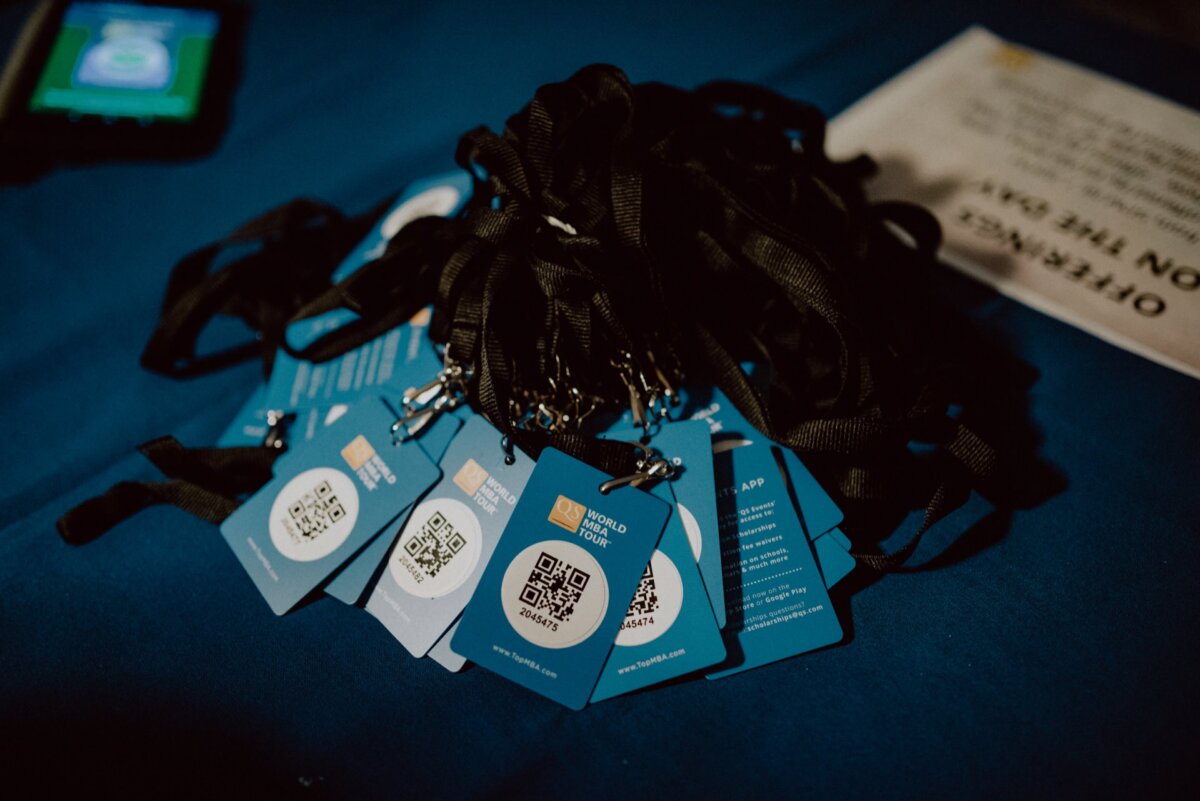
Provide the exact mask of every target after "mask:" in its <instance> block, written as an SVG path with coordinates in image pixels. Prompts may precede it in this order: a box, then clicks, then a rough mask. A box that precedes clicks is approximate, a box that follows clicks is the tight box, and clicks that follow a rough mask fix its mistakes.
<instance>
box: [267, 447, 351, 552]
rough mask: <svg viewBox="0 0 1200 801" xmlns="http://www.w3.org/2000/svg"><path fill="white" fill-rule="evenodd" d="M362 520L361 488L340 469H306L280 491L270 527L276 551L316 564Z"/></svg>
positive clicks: (333, 549) (274, 504)
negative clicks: (360, 517)
mask: <svg viewBox="0 0 1200 801" xmlns="http://www.w3.org/2000/svg"><path fill="white" fill-rule="evenodd" d="M356 520H358V489H357V488H356V487H355V486H354V482H353V481H352V480H351V479H350V477H349V476H347V475H346V474H345V473H343V472H342V471H340V470H335V469H334V468H332V467H316V468H313V469H312V470H305V471H304V472H303V473H301V474H299V475H298V476H296V477H295V478H293V479H292V480H291V481H289V482H288V483H287V484H286V485H284V488H283V489H282V490H280V492H279V494H278V495H276V496H275V502H274V503H273V504H271V518H270V523H269V524H268V527H269V529H270V531H271V542H272V543H273V544H274V545H275V550H277V551H279V552H280V553H281V554H283V555H284V556H285V557H287V558H288V559H291V560H293V561H296V562H314V561H316V560H317V559H323V558H324V557H326V556H329V554H331V553H333V552H334V551H336V550H337V549H338V546H340V545H341V544H342V543H343V542H345V541H346V538H347V537H349V536H350V532H351V531H353V530H354V523H355V521H356Z"/></svg>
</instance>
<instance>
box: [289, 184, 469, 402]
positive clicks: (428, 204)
mask: <svg viewBox="0 0 1200 801" xmlns="http://www.w3.org/2000/svg"><path fill="white" fill-rule="evenodd" d="M470 194H471V178H470V176H469V175H467V174H466V173H462V172H457V173H448V174H446V175H439V176H434V177H432V178H428V179H425V180H422V181H417V182H415V183H413V184H411V185H410V186H408V187H407V188H406V189H405V191H404V192H403V193H402V194H401V195H400V197H399V198H398V199H397V200H396V202H395V203H394V204H393V206H392V208H391V209H389V210H388V212H387V213H386V214H384V215H383V217H382V218H381V219H380V221H379V222H378V223H376V224H375V226H374V227H373V228H372V229H371V232H370V233H369V234H367V236H366V237H364V238H363V240H362V241H361V242H359V244H358V245H357V246H356V247H355V248H354V250H352V251H351V252H350V253H349V255H347V256H346V258H345V259H343V260H342V263H341V264H340V265H338V267H337V268H336V269H335V270H334V271H333V273H332V274H331V275H330V280H331V281H332V282H334V283H338V282H340V281H342V280H344V279H345V278H348V277H349V276H351V275H352V274H354V273H355V272H356V271H357V270H358V269H359V268H361V267H362V266H363V265H364V264H366V263H367V262H370V261H373V260H375V259H377V258H379V257H380V256H382V255H383V253H384V251H385V249H386V248H387V243H388V242H389V241H390V240H391V238H392V237H394V236H395V235H396V234H397V233H398V232H399V231H400V229H401V228H403V227H404V226H405V225H407V224H408V223H410V222H412V221H413V220H415V219H417V218H419V217H428V216H441V217H448V216H451V215H453V214H455V213H457V212H458V210H459V209H461V208H462V206H463V204H464V203H465V202H466V200H467V198H468V197H469V196H470ZM357 317H358V315H356V314H355V313H354V312H352V311H350V310H348V309H335V310H333V311H329V312H326V313H324V314H321V315H317V316H314V317H310V318H307V319H304V320H298V321H296V322H294V323H292V324H291V325H289V326H288V329H287V333H286V336H287V340H288V344H290V345H291V346H292V347H294V348H303V347H305V346H307V345H309V344H311V343H312V342H313V341H315V340H316V339H317V338H318V337H319V336H321V335H322V334H325V333H327V332H329V331H332V330H335V329H337V328H340V327H341V326H343V325H345V324H346V323H348V322H351V321H353V320H355V319H357ZM429 319H430V313H429V310H428V309H424V310H422V311H420V312H418V313H417V314H416V315H415V316H414V317H413V318H412V319H411V320H410V321H409V322H408V323H407V324H405V325H401V326H397V327H396V328H394V329H392V330H391V331H388V332H387V333H384V334H381V335H380V336H378V337H376V338H375V339H373V340H371V341H370V342H367V343H365V344H363V345H360V346H359V347H357V348H354V349H353V350H351V351H348V352H346V353H344V354H342V355H341V356H338V357H337V358H335V359H331V360H330V361H328V362H325V363H323V364H312V363H310V362H306V361H302V360H299V359H296V358H295V357H293V356H291V355H290V354H288V353H287V352H286V351H284V350H282V349H280V351H279V353H278V354H277V355H276V360H275V366H274V369H273V370H272V373H271V380H270V383H269V385H268V390H267V397H266V399H265V400H266V403H267V408H271V409H287V410H295V409H300V408H304V407H308V406H313V405H318V406H328V405H330V404H334V403H346V402H352V401H353V400H354V399H355V398H357V397H358V396H359V395H361V394H363V393H368V392H374V393H376V394H380V393H384V392H386V391H387V390H394V391H396V392H403V391H404V390H406V389H408V388H409V387H410V386H413V385H414V384H417V385H419V384H422V383H424V382H425V381H427V380H428V378H429V376H431V375H433V374H434V373H436V372H437V370H438V368H440V367H441V366H442V365H441V361H440V360H439V359H438V358H437V354H436V353H435V352H434V350H433V346H432V344H431V343H430V342H429V340H428V337H427V336H426V329H427V328H428V325H429Z"/></svg>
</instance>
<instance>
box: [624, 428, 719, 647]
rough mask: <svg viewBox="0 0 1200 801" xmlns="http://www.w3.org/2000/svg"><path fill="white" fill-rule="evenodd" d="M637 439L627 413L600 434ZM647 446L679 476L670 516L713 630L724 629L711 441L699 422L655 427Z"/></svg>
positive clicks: (637, 431)
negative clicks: (700, 583)
mask: <svg viewBox="0 0 1200 801" xmlns="http://www.w3.org/2000/svg"><path fill="white" fill-rule="evenodd" d="M641 434H642V428H641V427H640V426H634V425H633V422H632V419H631V417H630V416H629V414H628V412H626V414H625V415H624V416H623V417H622V418H621V419H620V420H619V421H618V422H617V423H615V424H613V425H612V426H610V427H609V428H608V429H607V430H605V431H604V432H603V433H602V436H604V437H606V438H609V439H635V438H637V437H639V436H641ZM647 444H648V445H649V446H650V447H651V448H654V449H655V450H657V451H658V452H659V453H661V454H663V455H665V456H669V457H670V458H671V459H672V460H673V462H674V464H675V465H676V467H679V468H680V470H679V473H678V474H677V475H676V476H675V477H674V478H673V479H672V480H671V489H672V491H673V492H674V493H675V513H676V514H677V515H679V518H680V522H681V523H682V524H683V530H684V531H685V532H687V537H688V542H689V543H691V546H692V554H693V555H694V556H695V558H696V562H697V563H698V564H699V565H700V576H701V578H702V579H703V580H704V588H705V590H706V591H707V593H708V598H709V600H710V601H711V602H712V609H713V614H715V615H716V617H717V625H718V626H720V627H721V628H724V627H725V588H724V585H723V583H722V579H721V544H720V538H719V536H718V534H717V497H716V485H715V479H714V478H713V455H712V437H711V436H710V435H709V429H708V425H707V424H706V423H705V422H703V421H693V420H681V421H679V422H671V421H669V420H660V421H656V422H655V424H654V425H652V426H651V428H650V433H649V440H648V442H647Z"/></svg>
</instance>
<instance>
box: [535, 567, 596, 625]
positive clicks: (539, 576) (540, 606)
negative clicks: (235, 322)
mask: <svg viewBox="0 0 1200 801" xmlns="http://www.w3.org/2000/svg"><path fill="white" fill-rule="evenodd" d="M590 579H591V576H589V575H588V574H587V573H585V572H583V571H582V570H580V569H579V568H577V567H573V566H572V565H570V564H569V563H567V562H564V561H563V560H562V559H555V558H554V557H553V556H551V555H550V554H548V553H546V552H545V551H542V554H541V556H539V557H538V559H537V562H536V563H535V564H534V566H533V570H532V571H530V573H529V578H528V579H527V580H526V582H525V588H524V589H523V590H521V601H522V602H523V603H526V604H528V605H529V606H532V607H533V608H534V609H536V610H539V611H545V612H546V614H548V615H550V617H552V618H554V619H555V620H557V621H558V622H560V623H566V622H567V621H568V620H570V619H571V615H572V614H573V613H574V612H575V604H577V603H579V598H580V597H581V596H582V595H583V591H584V589H586V588H587V585H588V581H589V580H590Z"/></svg>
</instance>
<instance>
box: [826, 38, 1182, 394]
mask: <svg viewBox="0 0 1200 801" xmlns="http://www.w3.org/2000/svg"><path fill="white" fill-rule="evenodd" d="M829 150H830V152H831V153H832V154H833V155H834V156H836V157H848V156H852V155H855V154H857V153H860V152H866V153H868V154H870V155H871V156H872V157H874V158H875V159H876V161H878V162H879V164H880V167H881V170H880V174H879V175H878V177H876V178H874V179H872V181H871V183H870V184H869V185H868V192H869V194H870V196H871V197H872V198H873V199H876V200H884V199H902V200H910V201H914V202H916V203H920V204H921V205H923V206H926V207H927V208H929V209H930V210H931V211H933V212H934V213H935V214H936V215H937V217H938V219H939V220H940V221H941V223H942V228H943V231H944V235H945V244H944V245H943V248H942V258H943V259H944V260H945V261H946V262H947V263H949V264H952V265H953V266H955V267H957V268H959V269H961V270H962V271H964V272H966V273H968V274H969V275H972V276H974V277H975V278H978V279H979V280H981V281H984V282H985V283H988V284H990V285H992V286H994V287H996V289H998V290H999V291H1001V292H1003V293H1005V294H1006V295H1009V296H1011V297H1013V298H1016V299H1017V300H1020V301H1022V302H1023V303H1026V304H1028V305H1030V306H1033V307H1034V308H1036V309H1040V310H1041V311H1044V312H1047V313H1049V314H1052V315H1054V316H1055V317H1058V318H1060V319H1063V320H1066V321H1067V322H1070V323H1072V324H1073V325H1076V326H1079V327H1080V328H1082V329H1084V330H1086V331H1090V332H1091V333H1093V334H1096V335H1097V336H1100V337H1102V338H1104V339H1106V340H1108V341H1109V342H1112V343H1114V344H1116V345H1119V346H1121V347H1124V348H1127V349H1128V350H1131V351H1133V352H1135V353H1138V354H1141V355H1143V356H1146V357H1147V358H1150V359H1154V360H1155V361H1157V362H1159V363H1161V364H1164V365H1166V366H1168V367H1172V368H1174V369H1176V370H1180V371H1182V372H1184V373H1187V374H1189V375H1192V376H1195V377H1197V378H1200V114H1197V113H1196V112H1194V111H1190V110H1188V109H1185V108H1182V107H1180V106H1178V105H1175V104H1173V103H1169V102H1167V101H1165V100H1162V99H1161V98H1158V97H1154V96H1152V95H1149V94H1147V93H1145V92H1142V91H1139V90H1137V89H1134V88H1132V87H1130V86H1127V85H1125V84H1121V83H1118V82H1116V81H1114V80H1111V79H1109V78H1106V77H1104V76H1102V75H1099V74H1097V73H1095V72H1091V71H1089V70H1085V69H1082V68H1080V67H1077V66H1074V65H1072V64H1068V63H1066V62H1063V61H1060V60H1057V59H1054V58H1051V57H1049V56H1045V55H1042V54H1040V53H1034V52H1030V51H1028V50H1025V49H1021V48H1019V47H1015V46H1013V45H1011V44H1008V43H1006V42H1004V41H1002V40H1001V39H999V38H997V37H996V36H994V35H992V34H991V33H989V32H988V31H985V30H982V29H979V28H972V29H970V30H967V31H966V32H964V33H963V34H961V35H959V36H957V37H956V38H954V39H953V40H951V41H950V42H949V43H948V44H946V45H944V46H942V47H941V48H940V49H939V50H937V51H936V52H934V53H933V54H931V55H930V56H928V57H926V58H925V59H923V60H922V61H920V62H919V63H917V64H916V65H914V66H913V67H911V68H909V69H908V70H906V71H905V72H903V73H901V74H900V75H899V76H897V77H896V78H894V79H892V80H891V81H889V82H888V83H887V84H885V85H884V86H882V87H881V88H879V89H878V90H876V91H875V92H873V93H872V94H870V95H868V96H867V97H866V98H864V99H863V100H861V101H859V102H858V103H857V104H855V105H854V106H853V107H851V108H850V109H848V110H847V111H846V112H844V113H843V114H841V115H840V116H839V117H838V118H837V119H836V120H834V121H833V123H832V124H831V127H830V133H829Z"/></svg>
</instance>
